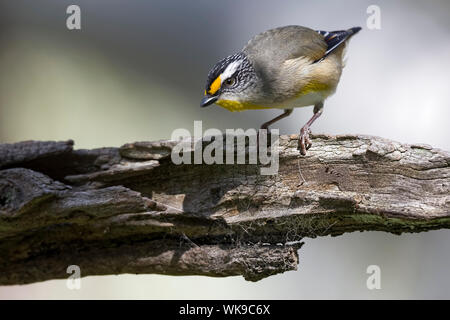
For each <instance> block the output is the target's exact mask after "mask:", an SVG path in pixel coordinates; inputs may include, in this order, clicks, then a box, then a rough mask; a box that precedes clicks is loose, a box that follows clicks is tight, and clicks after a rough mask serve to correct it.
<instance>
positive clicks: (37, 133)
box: [0, 0, 450, 299]
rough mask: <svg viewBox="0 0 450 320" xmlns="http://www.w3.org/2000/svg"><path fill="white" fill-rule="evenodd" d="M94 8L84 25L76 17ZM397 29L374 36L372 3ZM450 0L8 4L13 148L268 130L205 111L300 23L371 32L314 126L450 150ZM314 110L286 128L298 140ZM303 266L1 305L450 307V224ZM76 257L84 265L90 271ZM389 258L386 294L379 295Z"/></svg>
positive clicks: (354, 238)
mask: <svg viewBox="0 0 450 320" xmlns="http://www.w3.org/2000/svg"><path fill="white" fill-rule="evenodd" d="M70 4H77V5H79V6H80V8H81V25H82V29H81V30H68V29H67V28H66V18H67V17H68V15H67V14H66V8H67V7H68V6H69V5H70ZM372 4H375V5H378V6H379V7H380V9H381V30H369V29H368V28H367V27H366V20H367V18H368V16H369V14H367V13H366V10H367V7H368V6H369V5H372ZM449 9H450V2H449V1H444V0H442V1H439V0H434V1H406V0H405V1H361V0H359V1H358V0H352V1H350V0H345V1H337V0H336V1H332V0H329V1H320V2H314V1H267V0H266V1H257V0H251V1H250V0H246V1H237V0H231V1H206V0H199V1H189V2H188V1H181V0H179V1H153V0H152V1H139V0H130V1H124V0H122V1H119V0H108V1H106V0H96V1H88V0H83V1H64V0H60V1H50V0H45V1H44V0H40V1H23V0H15V1H13V0H3V1H2V2H1V4H0V143H3V142H17V141H21V140H29V139H33V140H65V139H74V140H75V147H76V148H93V147H104V146H116V147H118V146H120V145H122V144H124V143H126V142H132V141H137V140H156V139H168V138H170V136H171V133H172V131H173V130H174V129H177V128H187V129H189V130H192V128H193V122H194V120H202V121H203V128H204V129H206V128H219V129H222V130H223V129H226V128H251V127H253V128H257V127H259V125H260V124H261V123H262V122H264V121H266V120H268V119H271V118H272V117H273V116H275V115H276V114H279V113H280V111H278V110H260V111H247V112H242V113H230V112H228V111H227V110H225V109H222V108H220V107H218V106H212V107H210V108H206V109H200V108H199V101H200V98H201V97H202V94H203V90H204V85H205V81H206V75H207V73H208V71H209V69H210V68H211V67H212V66H213V65H214V63H215V62H217V61H218V60H219V59H221V58H223V57H225V56H227V55H228V54H231V53H234V52H236V51H239V50H240V49H241V48H242V47H243V46H244V45H245V43H246V42H247V41H248V40H249V39H250V38H251V37H252V36H253V35H255V34H257V33H259V32H261V31H264V30H266V29H269V28H273V27H278V26H282V25H289V24H300V25H304V26H308V27H311V28H315V29H322V30H336V29H343V28H348V27H353V26H362V27H363V30H362V31H361V32H360V33H359V34H358V35H357V36H355V37H354V38H353V39H352V41H351V43H350V46H349V48H348V51H347V57H348V61H347V66H346V68H345V69H344V72H343V76H342V78H341V82H340V84H339V87H338V90H337V92H336V94H335V95H334V96H332V97H331V98H330V99H328V100H327V102H326V103H325V110H324V115H323V116H322V117H321V118H320V119H319V120H318V121H317V122H316V123H315V124H314V126H313V128H312V130H313V132H325V133H330V134H344V133H362V134H371V135H377V136H383V137H386V138H390V139H393V140H397V141H400V142H405V143H428V144H431V145H433V146H434V147H439V148H442V149H446V150H450V140H449V133H450V129H449V125H448V124H449V119H450V108H449V103H450V91H449V90H448V71H449V67H450V60H449V59H448V53H449V52H450V42H449V40H450V33H449V32H450V19H449V18H450V16H449V15H450V13H449V12H450V10H449ZM311 114H312V108H302V109H297V110H295V112H294V113H293V115H292V116H290V117H289V118H287V119H286V120H283V121H280V122H279V123H277V125H276V127H278V128H280V131H281V133H284V134H286V133H297V131H298V130H299V128H300V127H301V125H303V124H304V122H305V121H306V120H307V119H308V118H309V117H310V116H311ZM305 241H306V245H305V246H304V247H303V248H302V249H301V250H300V265H299V271H297V272H288V273H285V274H283V275H276V276H273V277H270V278H268V279H265V280H262V281H260V282H257V283H249V282H246V281H244V280H243V279H242V278H240V277H231V278H225V279H214V278H207V277H194V276H192V277H170V276H159V275H121V276H102V277H87V278H83V279H82V289H81V290H74V291H71V290H68V289H67V288H66V285H65V280H55V281H46V282H43V283H37V284H31V285H25V286H7V287H0V298H2V299H6V298H63V299H66V298H67V299H70V298H106V299H108V298H124V299H126V298H137V299H140V298H156V299H157V298H160V299H168V298H206V299H213V298H224V299H227V298H230V299H232V298H236V299H244V298H247V299H252V298H255V299H256V298H265V299H278V298H284V299H290V298H293V299H294V298H450V289H449V288H450V277H449V276H448V269H449V266H450V253H449V250H448V248H449V245H450V242H449V241H450V231H448V230H441V231H433V232H428V233H424V234H416V235H402V236H400V237H398V236H394V235H390V234H385V233H379V232H365V233H353V234H348V235H344V236H341V237H337V238H331V237H326V238H320V239H306V240H305ZM74 264H76V262H74ZM371 264H376V265H379V266H380V268H381V272H382V282H381V283H382V289H381V290H368V289H367V288H366V279H367V277H368V275H367V274H366V268H367V266H368V265H371Z"/></svg>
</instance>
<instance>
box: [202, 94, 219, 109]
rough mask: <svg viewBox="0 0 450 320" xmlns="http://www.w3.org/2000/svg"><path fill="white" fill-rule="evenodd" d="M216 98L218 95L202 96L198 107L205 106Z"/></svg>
mask: <svg viewBox="0 0 450 320" xmlns="http://www.w3.org/2000/svg"><path fill="white" fill-rule="evenodd" d="M218 98H219V97H218V96H204V97H203V99H202V101H201V102H200V107H202V108H204V107H207V106H209V105H211V104H213V103H214V102H216V101H217V99H218Z"/></svg>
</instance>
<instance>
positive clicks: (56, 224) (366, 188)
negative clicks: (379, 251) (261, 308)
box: [0, 135, 450, 285]
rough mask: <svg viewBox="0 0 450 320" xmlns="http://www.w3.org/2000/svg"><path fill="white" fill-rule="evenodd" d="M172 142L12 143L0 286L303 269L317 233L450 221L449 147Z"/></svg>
mask: <svg viewBox="0 0 450 320" xmlns="http://www.w3.org/2000/svg"><path fill="white" fill-rule="evenodd" d="M174 145H175V142H173V141H157V142H136V143H132V144H126V145H124V146H122V147H121V148H101V149H94V150H73V149H72V146H73V142H72V141H66V142H39V141H27V142H20V143H16V144H0V284H3V285H6V284H24V283H31V282H37V281H44V280H48V279H57V278H66V277H67V276H68V274H67V273H66V268H67V267H68V266H69V265H73V264H74V265H79V266H80V268H81V273H82V276H87V275H100V274H120V273H161V274H172V275H191V274H196V275H207V276H218V277H223V276H232V275H243V276H244V277H245V278H246V279H247V280H251V281H256V280H259V279H262V278H264V277H267V276H270V275H273V274H276V273H280V272H284V271H288V270H295V269H296V268H297V264H298V254H297V250H298V249H299V248H300V246H301V244H302V243H301V242H300V241H301V239H302V238H304V237H317V236H326V235H333V236H336V235H340V234H343V233H345V232H352V231H364V230H379V231H386V232H391V233H395V234H400V233H402V232H421V231H427V230H432V229H441V228H449V226H450V155H449V153H447V152H445V151H442V150H438V149H434V148H432V147H430V146H427V145H406V144H400V143H397V142H393V141H389V140H385V139H381V138H377V137H369V136H356V135H346V136H327V135H315V136H313V147H312V148H311V149H310V150H309V151H308V155H307V156H306V157H303V156H301V155H300V153H299V151H298V150H297V149H296V146H297V136H282V137H280V144H279V147H278V150H279V156H280V168H279V172H278V175H272V176H263V175H260V174H259V169H260V167H261V165H260V164H245V165H244V164H243V165H239V164H235V165H218V164H214V165H188V164H184V165H178V166H177V165H174V164H173V163H172V162H171V159H170V153H171V150H172V148H173V147H174Z"/></svg>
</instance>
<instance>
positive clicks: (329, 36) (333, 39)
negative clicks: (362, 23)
mask: <svg viewBox="0 0 450 320" xmlns="http://www.w3.org/2000/svg"><path fill="white" fill-rule="evenodd" d="M359 30H361V27H354V28H350V29H348V30H338V31H322V30H317V32H318V33H319V34H321V35H322V36H323V37H324V40H325V42H326V43H327V46H328V47H327V51H326V52H325V55H324V56H323V57H322V58H320V59H318V60H316V61H314V62H320V61H322V60H323V59H325V58H326V57H327V56H328V55H329V54H330V53H332V52H333V51H334V50H335V49H336V48H338V47H339V45H341V44H342V43H344V42H345V41H347V40H348V38H349V37H351V36H352V35H354V34H355V33H357V32H358V31H359Z"/></svg>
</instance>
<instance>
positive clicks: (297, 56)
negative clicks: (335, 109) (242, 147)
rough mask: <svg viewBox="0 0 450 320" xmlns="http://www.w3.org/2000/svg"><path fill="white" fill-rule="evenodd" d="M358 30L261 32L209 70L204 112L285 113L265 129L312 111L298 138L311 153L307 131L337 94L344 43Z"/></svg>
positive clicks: (303, 150) (296, 28)
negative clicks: (214, 107)
mask: <svg viewBox="0 0 450 320" xmlns="http://www.w3.org/2000/svg"><path fill="white" fill-rule="evenodd" d="M359 30H361V28H360V27H354V28H351V29H348V30H340V31H330V32H326V31H315V30H312V29H309V28H306V27H301V26H286V27H280V28H276V29H272V30H268V31H266V32H263V33H261V34H259V35H257V36H255V37H254V38H253V39H251V40H250V41H249V42H248V43H247V45H246V46H245V47H244V48H243V49H242V51H241V52H238V53H235V54H233V55H230V56H228V57H226V58H225V59H223V60H221V61H219V62H218V63H217V64H216V65H215V66H214V67H213V68H212V69H211V71H210V72H209V74H208V80H207V83H206V89H205V96H204V97H203V99H202V101H201V106H202V107H206V106H209V105H211V104H213V103H216V104H218V105H220V106H222V107H224V108H226V109H228V110H229V111H233V112H234V111H243V110H252V109H268V108H279V109H284V113H283V114H281V115H279V116H278V117H276V118H274V119H272V120H270V121H267V122H265V123H264V124H262V125H261V129H267V128H268V127H269V126H270V125H271V124H273V123H275V122H276V121H278V120H280V119H283V118H285V117H287V116H289V115H290V114H291V113H292V111H293V108H297V107H305V106H310V105H313V106H314V115H313V116H312V118H311V119H310V120H309V121H308V122H307V123H306V124H305V125H304V126H303V127H302V128H301V130H300V136H299V149H300V152H301V154H302V155H305V154H306V150H307V149H309V148H310V147H311V140H310V139H309V133H310V129H309V127H310V126H311V125H312V123H313V122H314V121H315V120H316V119H317V118H318V117H320V115H321V114H322V110H323V104H324V101H325V99H326V98H328V97H329V96H330V95H331V94H333V93H334V92H335V91H336V87H337V84H338V82H339V79H340V77H341V73H342V68H343V67H344V62H343V58H344V49H345V46H346V43H347V42H348V40H349V39H350V38H351V36H353V35H354V34H356V33H357V32H358V31H359Z"/></svg>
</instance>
